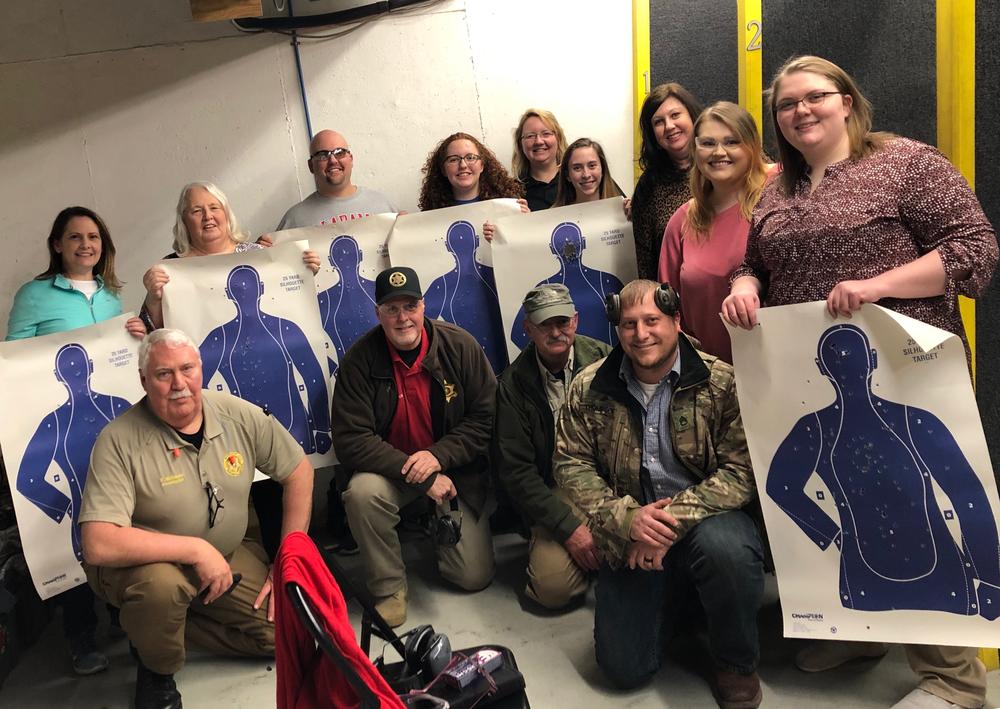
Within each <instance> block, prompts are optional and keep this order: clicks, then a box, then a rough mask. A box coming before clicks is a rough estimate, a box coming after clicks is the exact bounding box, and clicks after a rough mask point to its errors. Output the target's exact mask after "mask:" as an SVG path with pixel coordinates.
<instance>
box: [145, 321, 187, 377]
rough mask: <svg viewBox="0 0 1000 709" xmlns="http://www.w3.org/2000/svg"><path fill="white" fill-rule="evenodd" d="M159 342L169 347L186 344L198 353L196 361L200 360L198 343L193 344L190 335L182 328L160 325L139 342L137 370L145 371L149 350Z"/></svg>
mask: <svg viewBox="0 0 1000 709" xmlns="http://www.w3.org/2000/svg"><path fill="white" fill-rule="evenodd" d="M161 342H162V343H165V344H167V345H169V346H170V347H184V346H185V345H186V346H188V347H190V348H191V349H193V350H194V351H195V352H197V353H198V361H199V362H200V361H201V352H199V351H198V345H197V344H195V341H194V340H192V339H191V336H190V335H188V334H187V333H186V332H184V331H183V330H173V329H171V328H168V327H161V328H160V329H159V330H153V331H152V332H151V333H149V334H148V335H146V336H145V337H144V338H142V342H140V343H139V371H140V372H142V373H143V374H145V373H146V365H148V364H149V352H150V350H152V349H153V345H158V344H160V343H161Z"/></svg>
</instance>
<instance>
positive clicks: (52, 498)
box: [17, 343, 131, 561]
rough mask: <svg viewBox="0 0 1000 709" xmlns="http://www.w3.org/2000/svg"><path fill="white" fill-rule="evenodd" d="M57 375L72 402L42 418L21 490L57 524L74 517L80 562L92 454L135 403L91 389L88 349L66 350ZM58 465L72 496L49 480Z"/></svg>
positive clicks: (20, 477) (27, 453)
mask: <svg viewBox="0 0 1000 709" xmlns="http://www.w3.org/2000/svg"><path fill="white" fill-rule="evenodd" d="M54 371H55V375H56V379H58V380H59V381H60V382H62V384H63V386H65V387H66V393H67V395H68V398H67V399H66V402H65V403H64V404H62V405H61V406H60V407H59V408H57V409H56V410H55V411H53V412H52V413H50V414H48V415H46V417H45V418H44V419H42V422H41V423H40V424H39V425H38V428H37V429H36V430H35V433H34V435H33V436H32V437H31V440H30V441H29V442H28V446H27V448H25V450H24V455H23V456H22V458H21V467H20V468H19V469H18V472H17V491H18V492H19V493H21V494H22V495H23V496H24V497H25V498H26V499H28V500H29V501H31V503H32V504H33V505H35V506H36V507H37V508H38V509H40V510H41V511H42V512H44V513H45V514H46V515H48V516H49V517H50V518H51V519H52V521H54V522H56V523H57V524H61V523H62V521H63V519H64V518H65V517H69V518H70V520H71V523H70V525H69V527H70V540H71V543H72V545H73V554H74V555H76V558H77V561H83V547H82V546H81V544H80V527H79V525H78V524H77V518H78V516H79V514H80V501H81V499H82V497H83V486H84V484H85V483H86V482H87V467H88V465H89V464H90V451H91V450H92V449H93V447H94V441H96V440H97V434H99V433H100V432H101V429H102V428H104V426H105V425H106V424H107V423H108V422H109V421H111V419H113V418H115V417H116V416H118V415H119V414H121V413H124V411H125V410H126V409H128V408H129V406H131V404H130V403H129V402H128V401H126V400H125V399H122V398H120V397H117V396H110V395H109V394H98V393H96V392H94V391H93V390H91V388H90V377H91V375H92V374H93V373H94V366H93V362H91V360H90V357H89V356H88V355H87V351H86V350H85V349H84V348H83V345H79V344H76V343H73V344H69V345H63V346H62V347H60V348H59V351H58V352H56V358H55V370H54ZM53 463H55V465H56V466H57V467H58V468H59V469H60V470H61V471H62V472H61V473H55V477H54V481H55V482H60V475H63V476H65V478H66V483H67V484H68V486H69V497H67V496H66V494H65V493H63V492H62V491H61V490H60V489H59V488H58V487H56V486H55V485H53V484H51V483H50V482H49V481H48V480H46V479H45V474H46V472H47V471H48V469H49V466H50V465H51V464H53Z"/></svg>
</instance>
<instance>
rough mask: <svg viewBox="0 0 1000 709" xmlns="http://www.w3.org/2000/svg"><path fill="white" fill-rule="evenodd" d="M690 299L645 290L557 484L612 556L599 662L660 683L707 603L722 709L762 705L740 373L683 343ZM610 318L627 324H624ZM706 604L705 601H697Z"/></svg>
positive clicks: (601, 612) (582, 379) (582, 414)
mask: <svg viewBox="0 0 1000 709" xmlns="http://www.w3.org/2000/svg"><path fill="white" fill-rule="evenodd" d="M678 306H679V301H678V299H677V295H676V293H675V292H674V291H673V290H672V289H670V288H669V286H667V287H663V288H661V287H660V286H659V285H658V284H656V283H653V282H652V281H644V280H639V281H633V282H632V283H630V284H629V285H627V286H626V287H625V288H624V289H623V290H622V292H621V294H620V297H619V305H618V318H617V319H618V334H619V338H620V344H619V345H618V346H617V347H615V349H614V350H612V352H611V354H610V355H609V356H608V357H607V358H605V359H604V360H601V361H599V362H596V363H594V364H592V365H591V366H589V367H588V368H586V369H585V370H583V371H582V372H581V373H580V374H579V375H577V377H576V378H575V379H574V380H573V383H572V385H571V386H570V390H569V393H568V395H567V400H566V404H565V406H564V408H563V410H562V413H561V415H560V418H559V424H558V427H557V431H556V453H555V457H554V461H553V463H554V466H555V477H556V482H557V483H558V485H559V486H560V488H561V489H562V490H564V491H565V492H566V493H567V495H568V496H569V498H570V499H571V500H572V502H573V503H574V504H575V505H576V506H577V507H579V508H580V509H581V510H582V511H583V512H584V513H585V514H586V515H587V516H588V525H589V527H590V530H591V533H592V534H593V537H594V541H595V544H596V545H597V547H598V548H599V549H600V550H601V551H602V552H603V555H604V559H605V561H606V563H604V564H602V566H601V569H600V571H599V575H598V582H597V591H596V596H597V605H596V610H595V633H594V634H595V640H596V646H597V647H596V650H597V661H598V664H599V665H600V666H601V668H602V669H603V670H604V672H605V674H607V675H608V677H609V678H610V679H611V681H612V682H613V683H614V684H616V685H618V686H621V687H635V686H638V685H640V684H644V683H645V682H647V681H648V680H649V679H650V678H651V677H652V676H653V674H655V673H656V671H657V670H658V669H659V667H660V664H661V660H662V652H663V648H664V646H665V645H666V642H667V641H668V640H669V638H670V636H671V635H672V634H673V632H674V631H675V630H676V627H675V626H676V625H677V622H678V620H679V619H680V618H682V617H684V615H685V610H686V608H687V604H686V603H685V601H687V600H692V597H696V598H697V600H698V601H700V605H701V606H702V607H703V608H704V611H705V615H706V616H707V620H708V636H709V650H710V653H711V655H712V659H713V661H714V667H713V672H714V675H713V676H714V684H713V690H714V692H715V695H716V699H717V700H718V702H719V704H720V706H722V707H727V708H728V707H733V708H735V707H756V706H757V705H758V704H759V703H760V700H761V690H760V682H759V679H758V678H757V674H756V666H757V661H758V658H759V647H758V642H757V624H756V615H757V607H758V604H759V601H760V596H761V593H762V590H763V573H764V572H763V563H762V553H761V543H760V539H759V537H758V534H757V531H756V528H755V526H754V524H753V521H752V520H751V518H750V516H749V515H747V514H746V513H745V512H744V511H743V510H742V508H743V507H744V506H745V505H746V504H747V503H748V502H750V501H751V500H752V499H753V498H754V496H755V487H754V481H753V473H752V471H751V468H750V457H749V453H748V452H747V447H746V439H745V436H744V433H743V424H742V420H741V418H740V411H739V404H738V402H737V399H736V389H735V381H734V375H733V369H732V367H731V366H729V365H728V364H726V363H725V362H723V361H721V360H719V359H717V358H715V357H713V356H711V355H708V354H705V353H703V352H699V351H698V350H697V349H695V347H694V345H692V343H691V341H690V340H689V339H688V338H687V337H686V336H685V335H684V334H683V333H681V332H680V316H679V314H678ZM609 315H610V316H611V317H612V318H613V319H615V314H614V313H609ZM692 591H693V592H694V594H696V595H693V594H692V593H691V592H692Z"/></svg>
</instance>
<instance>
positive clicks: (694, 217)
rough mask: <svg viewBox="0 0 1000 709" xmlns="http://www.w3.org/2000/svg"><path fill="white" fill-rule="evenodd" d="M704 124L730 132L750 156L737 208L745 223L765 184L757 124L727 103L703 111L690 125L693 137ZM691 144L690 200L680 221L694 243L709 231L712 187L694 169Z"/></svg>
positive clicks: (705, 236) (741, 110) (701, 239)
mask: <svg viewBox="0 0 1000 709" xmlns="http://www.w3.org/2000/svg"><path fill="white" fill-rule="evenodd" d="M705 121H718V122H719V123H721V124H722V125H724V126H725V127H726V128H728V129H729V130H731V131H732V132H733V133H734V134H735V135H736V136H737V137H738V138H739V139H740V142H741V143H742V144H743V145H742V146H741V147H742V149H745V150H746V151H747V152H748V153H749V156H750V167H749V168H748V169H747V174H746V177H745V180H744V183H743V186H742V187H741V188H740V194H739V205H740V214H742V215H743V218H744V219H746V220H747V221H750V216H751V215H752V214H753V208H754V207H755V206H757V201H758V200H759V199H760V194H761V192H763V191H764V185H765V184H766V183H767V162H765V160H764V146H763V144H762V142H761V138H760V132H759V131H758V130H757V124H756V123H755V122H754V120H753V116H751V115H750V114H749V113H748V112H747V111H746V110H745V109H743V108H742V107H740V106H737V105H736V104H735V103H730V102H729V101H719V102H718V103H713V104H712V105H711V106H709V107H708V108H706V109H705V110H704V111H702V112H701V115H700V116H698V119H697V120H696V121H695V122H694V135H695V137H697V136H698V131H699V129H700V128H701V127H702V125H704V123H705ZM697 149H698V148H697V146H696V145H695V141H694V140H692V141H691V175H690V177H689V181H690V185H691V194H692V195H693V196H694V200H693V203H692V205H691V207H690V208H688V212H687V217H686V218H685V220H684V230H685V232H687V233H689V234H690V235H691V236H692V237H693V238H694V239H695V240H696V241H704V240H706V239H708V234H709V231H710V229H711V227H712V220H713V219H714V218H715V212H714V211H713V210H712V205H711V203H710V202H711V196H712V192H713V190H714V189H715V187H714V186H713V185H712V181H711V180H709V179H708V178H707V177H706V176H705V175H704V173H702V171H701V170H700V169H699V168H698V160H697V157H696V155H695V151H696V150H697Z"/></svg>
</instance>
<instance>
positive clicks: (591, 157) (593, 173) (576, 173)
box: [552, 138, 622, 207]
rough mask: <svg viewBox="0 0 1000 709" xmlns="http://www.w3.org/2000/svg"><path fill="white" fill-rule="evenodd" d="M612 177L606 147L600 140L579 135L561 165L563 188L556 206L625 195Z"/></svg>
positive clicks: (561, 187)
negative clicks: (605, 151)
mask: <svg viewBox="0 0 1000 709" xmlns="http://www.w3.org/2000/svg"><path fill="white" fill-rule="evenodd" d="M621 196H622V191H621V188H620V187H618V184H617V183H616V182H615V181H614V180H613V179H612V177H611V170H610V169H609V168H608V160H607V158H605V157H604V148H602V147H601V144H600V143H598V142H597V141H596V140H591V139H590V138H578V139H577V140H574V141H573V142H572V143H571V144H570V146H569V147H568V148H566V155H565V157H564V158H563V161H562V166H561V167H560V168H559V188H558V191H557V193H556V201H555V202H554V203H553V205H552V206H553V207H562V206H565V205H567V204H576V203H577V202H594V201H596V200H599V199H607V198H609V197H621Z"/></svg>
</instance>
